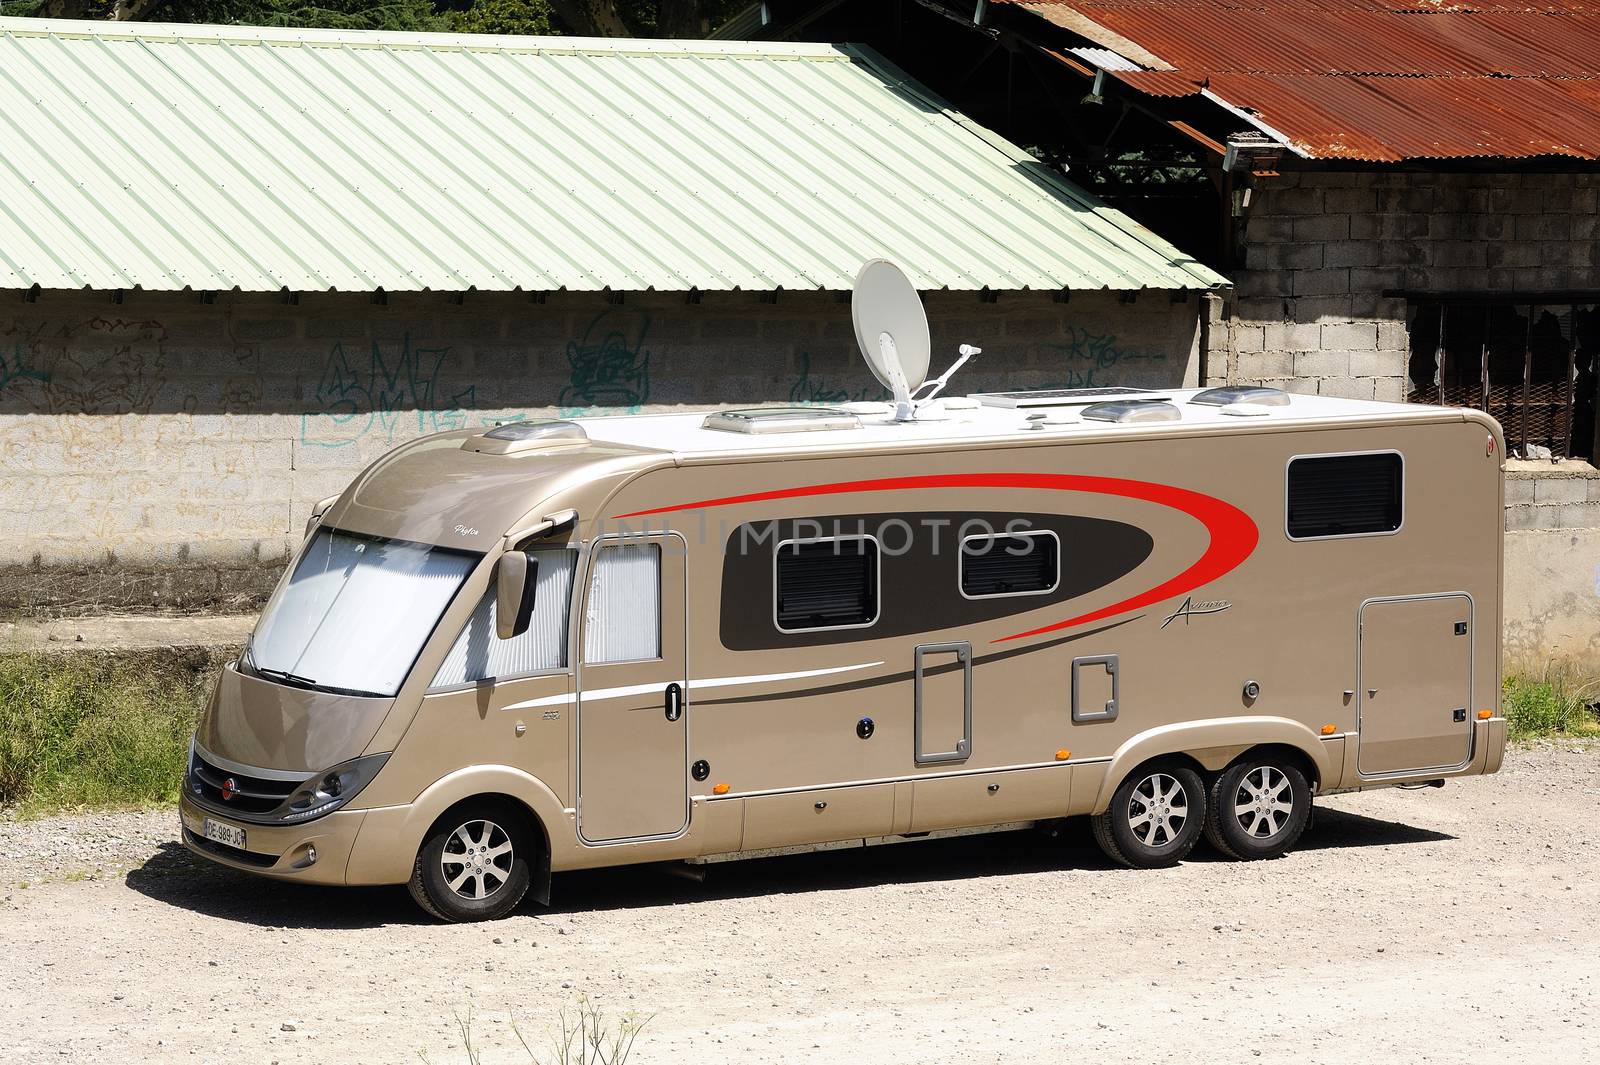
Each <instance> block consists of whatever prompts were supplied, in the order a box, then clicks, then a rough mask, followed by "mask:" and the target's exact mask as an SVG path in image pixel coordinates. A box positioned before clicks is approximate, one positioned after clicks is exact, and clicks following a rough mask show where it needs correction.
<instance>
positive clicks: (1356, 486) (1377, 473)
mask: <svg viewBox="0 0 1600 1065" xmlns="http://www.w3.org/2000/svg"><path fill="white" fill-rule="evenodd" d="M1401 470H1402V467H1401V462H1400V456H1399V455H1396V454H1393V453H1392V452H1390V453H1384V454H1380V455H1328V456H1326V457H1319V458H1299V459H1295V460H1294V461H1292V462H1290V463H1289V500H1288V508H1289V514H1288V529H1289V535H1290V537H1292V538H1293V539H1296V540H1305V539H1312V538H1315V537H1321V536H1361V535H1363V534H1367V533H1389V532H1394V531H1395V530H1396V529H1398V528H1400V520H1401V508H1402V502H1403V499H1402V492H1403V488H1402V477H1401Z"/></svg>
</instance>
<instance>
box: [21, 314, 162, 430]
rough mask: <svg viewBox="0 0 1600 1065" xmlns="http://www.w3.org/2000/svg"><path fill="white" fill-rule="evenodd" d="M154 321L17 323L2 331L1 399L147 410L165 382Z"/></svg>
mask: <svg viewBox="0 0 1600 1065" xmlns="http://www.w3.org/2000/svg"><path fill="white" fill-rule="evenodd" d="M166 344H167V329H166V326H164V325H162V323H161V322H159V321H156V320H154V319H126V318H90V319H87V320H82V321H75V322H56V323H43V324H38V325H36V326H34V327H33V328H32V329H28V328H26V327H24V326H21V325H20V324H13V325H12V327H11V328H10V329H9V330H7V332H6V333H5V334H0V353H4V352H7V351H9V355H6V354H0V401H6V402H11V403H18V402H20V403H21V405H22V406H23V407H24V408H25V409H27V410H29V411H31V412H33V413H38V414H148V413H149V412H150V410H151V409H152V407H154V405H155V403H156V399H157V397H158V396H159V395H160V393H161V391H162V389H163V388H165V387H166V384H167V354H166Z"/></svg>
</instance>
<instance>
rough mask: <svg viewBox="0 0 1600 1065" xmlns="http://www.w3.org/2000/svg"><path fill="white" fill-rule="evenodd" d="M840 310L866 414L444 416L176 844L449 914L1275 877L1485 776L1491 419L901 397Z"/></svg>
mask: <svg viewBox="0 0 1600 1065" xmlns="http://www.w3.org/2000/svg"><path fill="white" fill-rule="evenodd" d="M858 298H859V293H858ZM902 309H903V308H902ZM862 317H863V316H862V315H861V314H860V313H858V315H857V325H858V333H861V334H862V342H863V344H862V346H863V349H864V350H865V351H867V354H868V358H869V361H872V363H873V365H874V368H875V369H877V370H879V371H881V372H880V377H882V378H884V379H885V380H886V383H887V384H889V385H891V386H892V388H893V390H894V392H895V397H896V398H895V402H894V403H892V404H885V405H883V406H881V407H873V406H870V405H855V406H854V407H840V408H818V407H802V408H755V409H749V410H734V411H711V412H698V413H671V414H661V415H640V416H621V417H609V418H592V419H587V418H586V419H577V420H571V421H525V422H512V423H508V424H505V425H501V426H499V427H496V428H491V429H486V430H485V429H463V430H459V431H455V432H447V433H441V434H437V435H433V436H429V437H426V438H423V439H420V440H417V441H415V442H412V443H409V444H407V445H405V446H402V447H400V448H398V449H396V450H394V451H392V452H391V453H389V454H387V455H385V456H384V457H382V458H381V459H379V460H378V461H376V462H375V463H374V464H373V465H372V466H371V467H370V468H368V469H367V470H366V471H365V472H363V473H362V474H361V475H360V476H359V477H358V478H357V479H356V480H355V481H354V483H352V484H351V485H350V486H349V487H348V488H347V489H346V490H345V491H344V492H343V493H342V494H341V495H340V496H338V497H337V498H336V499H334V500H330V501H325V502H324V503H322V504H319V506H318V508H317V509H316V512H315V513H314V515H313V517H312V520H311V522H310V524H309V526H308V529H307V535H306V537H305V540H304V542H303V543H302V545H301V546H300V548H299V550H298V552H297V553H296V555H295V557H294V558H293V559H292V561H291V563H290V565H289V567H288V569H287V571H286V574H285V576H284V578H283V579H282V581H281V583H280V585H279V586H278V588H277V589H276V591H275V593H274V594H273V596H272V598H271V600H270V601H269V603H268V605H267V606H266V608H265V611H264V612H263V614H262V616H261V618H260V621H259V623H258V625H257V627H256V629H255V631H254V633H253V635H252V636H251V638H250V641H249V644H248V646H247V647H246V648H245V650H244V652H243V653H242V654H241V656H240V657H239V659H238V660H237V661H236V662H234V663H232V664H230V665H228V666H227V667H226V668H225V669H224V670H223V671H222V674H221V677H220V680H219V682H218V684H217V686H216V689H215V693H214V694H213V696H212V697H211V700H210V703H209V706H208V707H207V709H206V710H205V712H204V716H203V718H202V720H201V722H200V725H199V728H198V730H197V732H196V734H195V737H194V741H193V748H192V754H191V757H190V764H189V769H188V773H187V776H186V779H185V781H184V787H183V790H182V798H181V801H180V812H181V818H182V822H183V836H184V840H185V842H186V844H187V845H188V846H189V847H190V848H191V849H193V850H195V851H196V852H198V853H200V854H202V855H205V856H206V857H208V858H211V859H213V860H215V861H217V862H220V863H222V864H224V865H227V866H231V867H233V868H236V869H242V870H248V871H253V872H257V873H261V874H265V875H268V876H273V877H279V878H282V879H285V880H298V881H303V882H312V883H320V884H368V885H371V884H407V885H409V886H410V890H411V893H412V894H413V896H414V897H415V898H416V900H417V902H418V903H419V904H420V905H421V906H423V907H424V908H425V909H426V910H428V911H429V912H430V913H432V914H434V915H435V916H438V917H441V918H445V919H449V920H475V919H485V918H493V917H498V916H501V915H504V914H506V913H508V912H510V911H511V910H512V909H513V908H514V907H516V906H517V905H518V903H519V902H520V901H521V900H522V899H523V897H524V896H525V895H526V894H528V893H531V894H532V895H533V896H534V897H535V898H537V899H538V900H540V901H545V902H547V901H548V900H549V895H550V890H551V874H552V873H553V872H559V871H562V870H571V869H579V868H592V867H599V866H620V865H624V864H628V863H641V862H666V861H673V862H679V861H694V862H709V861H719V860H724V859H729V858H734V857H749V856H756V855H763V854H771V853H775V852H786V851H791V850H794V849H796V848H818V847H842V846H864V845H876V844H883V843H892V842H902V841H911V840H917V839H926V838H931V837H937V836H939V835H942V834H948V833H952V832H963V831H972V830H976V829H989V830H1002V829H1010V828H1021V827H1026V826H1031V825H1037V824H1040V823H1043V822H1052V821H1054V820H1056V819H1060V818H1066V817H1073V816H1079V815H1082V816H1087V817H1089V818H1090V819H1091V821H1092V825H1093V831H1094V835H1095V838H1096V839H1097V841H1098V842H1099V843H1100V845H1101V846H1102V847H1103V848H1104V849H1105V851H1106V853H1107V854H1108V855H1110V857H1111V858H1112V859H1114V860H1115V861H1116V862H1119V863H1122V864H1125V865H1129V866H1135V867H1158V866H1167V865H1171V864H1173V863H1176V862H1178V861H1180V860H1182V859H1183V858H1184V857H1185V856H1186V855H1187V854H1188V853H1189V851H1190V850H1191V848H1193V847H1194V846H1195V845H1196V843H1197V841H1199V840H1200V839H1202V838H1204V839H1206V840H1207V841H1209V843H1210V844H1211V845H1212V846H1214V847H1215V848H1216V849H1218V850H1220V851H1221V852H1222V853H1223V854H1225V855H1227V856H1229V857H1232V858H1238V859H1256V858H1268V857H1274V856H1277V855H1280V854H1282V853H1284V852H1285V851H1286V850H1288V849H1289V848H1290V847H1291V846H1292V845H1293V844H1294V843H1295V842H1296V840H1297V839H1298V837H1299V836H1300V834H1301V832H1302V830H1303V829H1304V828H1305V826H1306V823H1307V820H1308V817H1309V814H1310V808H1311V803H1312V800H1313V797H1314V796H1318V795H1328V794H1333V793H1336V792H1343V791H1352V790H1363V789H1368V788H1377V787H1390V786H1395V785H1412V786H1416V785H1422V784H1427V783H1442V782H1443V781H1444V780H1446V779H1448V778H1450V777H1457V776H1463V775H1471V774H1482V773H1491V772H1494V771H1495V770H1496V769H1498V768H1499V766H1500V762H1501V757H1502V752H1503V750H1504V746H1505V741H1506V726H1505V721H1504V720H1503V718H1502V717H1501V716H1500V713H1499V709H1498V707H1499V693H1500V674H1499V668H1500V611H1501V540H1502V532H1501V530H1502V520H1501V514H1502V510H1501V507H1502V498H1501V497H1502V487H1501V484H1502V481H1501V468H1502V463H1501V456H1502V454H1503V440H1502V437H1501V433H1500V429H1499V427H1498V426H1497V425H1496V423H1495V422H1494V421H1493V420H1492V419H1490V418H1489V417H1487V416H1486V415H1484V414H1483V413H1481V412H1478V411H1472V410H1458V409H1449V408H1442V407H1431V406H1418V405H1407V404H1400V403H1382V402H1371V401H1354V400H1346V399H1337V398H1330V397H1319V396H1308V395H1290V394H1287V393H1284V392H1281V391H1277V390H1274V389H1270V388H1250V387H1240V388H1213V389H1194V388H1186V389H1171V390H1161V391H1136V390H1090V391H1089V392H1088V393H1086V392H1085V391H1084V390H1071V389H1063V390H1052V391H1042V392H1016V393H996V394H987V395H976V396H950V397H946V398H934V399H931V400H930V399H927V398H926V397H925V396H920V395H919V392H920V391H921V390H919V389H918V388H917V387H916V386H917V385H920V384H921V379H922V376H923V373H922V366H921V364H918V363H917V362H916V356H917V355H918V354H919V352H918V351H916V350H915V349H918V348H919V347H922V346H925V344H926V339H925V338H926V326H925V324H924V325H922V326H921V327H920V332H919V329H918V326H917V324H916V322H915V321H914V320H912V321H911V322H910V324H909V325H906V324H905V323H904V322H900V323H898V324H897V325H895V326H894V327H893V329H891V328H884V329H883V330H881V331H880V332H878V333H876V334H874V332H873V330H874V323H873V322H872V321H870V320H869V321H867V322H866V323H865V324H863V320H862ZM869 317H870V316H869ZM914 317H915V316H914V315H912V316H911V318H912V319H914ZM894 329H899V330H900V331H901V332H900V333H899V334H895V333H894ZM907 334H916V335H915V336H911V337H909V339H908V337H907ZM875 339H876V341H877V343H876V345H874V340H875ZM874 349H875V350H874ZM908 350H910V351H911V354H912V359H911V362H912V363H913V365H912V368H911V370H910V372H909V373H902V372H901V371H902V370H904V367H905V363H906V361H907V360H906V358H905V357H906V354H907V351H908ZM972 350H975V349H968V352H969V353H970V352H971V351H972ZM875 355H876V356H877V358H874V356H875ZM964 357H965V356H964ZM948 376H949V375H946V378H944V379H941V381H940V383H941V384H942V383H943V381H944V380H947V379H948ZM908 378H909V379H908ZM902 401H904V402H902ZM1041 839H1043V837H1041ZM1041 845H1045V844H1044V843H1043V842H1041Z"/></svg>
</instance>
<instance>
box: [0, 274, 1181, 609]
mask: <svg viewBox="0 0 1600 1065" xmlns="http://www.w3.org/2000/svg"><path fill="white" fill-rule="evenodd" d="M927 302H928V311H929V318H930V321H931V323H932V327H933V337H934V352H935V354H934V360H933V363H934V367H935V370H936V372H937V371H938V370H941V369H942V368H943V367H944V366H945V365H947V364H948V362H949V361H950V360H951V359H952V358H953V357H954V355H955V348H956V345H957V344H959V343H961V342H962V341H970V342H972V343H976V344H978V345H980V346H982V347H983V348H984V353H983V355H982V356H981V357H980V358H979V359H978V360H977V362H975V363H974V364H972V365H971V366H969V368H968V369H966V370H964V371H963V373H962V374H961V376H960V377H959V378H957V379H956V382H955V384H954V389H955V391H956V392H972V391H980V390H994V389H1000V388H1024V387H1027V388H1033V387H1046V386H1090V385H1097V384H1108V383H1119V384H1143V385H1154V386H1168V387H1171V386H1174V385H1181V384H1185V383H1188V384H1192V383H1194V382H1195V380H1196V379H1197V374H1198V364H1199V360H1198V357H1197V353H1198V343H1199V341H1198V333H1199V316H1200V314H1201V308H1202V306H1203V303H1202V300H1201V299H1200V297H1199V296H1197V295H1195V294H1189V295H1187V296H1186V297H1185V296H1183V295H1182V294H1178V295H1177V296H1174V295H1173V294H1169V293H1165V292H1162V293H1144V294H1141V295H1139V296H1138V297H1137V298H1136V299H1133V298H1131V296H1123V295H1119V294H1115V293H1105V292H1093V293H1077V294H1073V295H1072V296H1071V297H1070V299H1069V300H1067V301H1065V302H1061V301H1059V300H1058V299H1056V298H1053V297H1052V296H1051V295H1049V294H1040V293H1000V294H999V295H998V298H997V299H996V300H995V302H992V303H991V302H983V301H982V300H981V299H980V297H979V296H978V295H977V294H975V293H933V294H930V295H929V297H928V300H927ZM0 308H3V310H0V611H8V612H9V611H21V612H24V613H73V612H97V611H103V610H148V609H151V608H167V609H207V610H227V609H240V608H247V607H249V606H250V605H252V604H254V603H256V602H259V601H260V599H261V598H262V597H263V595H264V594H265V593H266V592H267V591H268V590H270V587H271V584H272V582H273V581H274V580H275V579H276V577H277V574H278V572H279V570H280V568H281V567H282V565H283V562H284V560H285V558H286V556H287V553H288V551H289V549H290V547H291V545H292V544H293V543H295V542H296V541H297V539H298V537H299V535H300V531H301V529H302V528H303V526H304V523H305V520H306V514H307V510H308V508H309V507H310V505H311V504H312V503H313V502H315V501H316V500H318V499H320V498H322V497H324V496H327V495H331V494H333V493H335V492H338V491H340V490H341V489H342V488H343V487H344V486H345V485H346V484H347V483H348V482H349V481H350V479H351V478H352V477H354V476H355V474H356V473H357V472H358V471H359V470H360V469H361V468H362V467H364V466H365V465H366V464H367V463H369V462H371V461H372V460H373V459H374V458H375V457H377V456H378V455H380V454H382V453H383V452H385V451H387V450H388V449H390V448H392V447H394V446H396V445H398V444H400V443H402V442H404V441H406V440H409V439H412V438H414V437H416V436H419V435H421V434H424V433H431V432H435V431H439V430H444V429H452V428H458V427H462V426H477V425H487V424H491V423H493V422H495V421H496V420H499V419H504V418H512V417H550V416H558V415H574V414H606V413H620V412H624V411H658V410H671V409H674V408H681V407H691V408H693V407H707V406H716V405H731V404H753V403H773V402H777V403H787V402H801V403H831V402H840V401H844V400H850V399H863V398H877V397H878V396H880V395H881V389H880V388H879V386H878V385H877V383H876V381H874V380H873V379H872V378H871V376H870V375H869V374H868V373H867V371H866V370H865V368H864V367H863V366H862V364H861V361H860V358H859V356H858V355H857V353H856V349H855V341H854V334H853V332H852V328H851V324H850V307H849V304H848V302H845V301H841V299H840V298H839V297H838V296H837V295H835V294H830V293H805V294H789V293H782V294H779V295H778V296H777V298H776V299H775V300H774V299H772V297H770V296H768V297H767V298H765V299H764V298H763V297H762V296H760V295H757V294H741V293H731V294H707V295H705V296H704V297H703V298H701V299H700V300H699V301H698V302H691V301H690V300H689V298H688V297H686V296H685V295H684V294H682V293H675V294H674V293H644V294H635V293H629V294H626V295H624V296H622V297H620V302H613V301H612V300H611V299H608V298H607V297H606V296H604V295H599V294H570V293H555V294H550V295H549V296H547V297H545V298H544V300H543V302H536V301H535V299H534V298H533V297H530V296H528V295H526V294H478V293H468V294H467V295H466V296H465V297H464V298H462V299H461V300H460V301H459V302H457V301H454V300H452V298H451V297H450V296H448V295H443V294H420V295H395V296H393V297H391V298H390V299H389V301H388V303H387V304H376V303H374V302H373V301H372V299H371V298H370V297H368V296H366V295H336V294H323V295H305V296H302V297H301V298H300V299H299V301H298V303H288V302H285V300H284V299H283V298H281V297H278V296H257V295H239V294H233V295H229V294H222V295H220V296H218V297H217V298H216V300H215V302H212V303H206V302H202V299H201V297H200V296H198V295H195V294H173V295H168V294H145V293H127V294H125V295H124V297H123V298H122V300H121V302H117V301H116V300H115V299H114V297H113V295H112V294H109V293H49V292H46V293H42V294H40V295H39V296H38V298H37V300H36V301H35V302H31V303H30V302H25V300H24V295H23V294H22V293H18V292H0Z"/></svg>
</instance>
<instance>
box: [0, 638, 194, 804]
mask: <svg viewBox="0 0 1600 1065" xmlns="http://www.w3.org/2000/svg"><path fill="white" fill-rule="evenodd" d="M218 664H220V662H219V661H214V660H213V656H211V655H210V654H209V653H207V652H205V651H197V650H175V651H160V652H155V651H150V652H139V653H137V654H135V653H131V652H120V653H99V654H92V653H84V652H57V653H51V654H37V653H16V654H5V655H0V805H5V806H19V807H21V809H22V811H23V812H25V813H38V812H42V811H46V810H51V809H58V808H62V807H73V806H133V805H146V804H150V803H161V802H172V801H175V800H176V799H177V794H178V785H179V783H180V781H181V780H182V777H183V768H184V761H185V759H186V758H187V756H188V751H189V734H190V733H191V732H192V731H193V730H194V726H195V722H196V720H197V719H198V717H199V713H200V710H201V709H202V708H203V707H204V705H205V699H206V697H207V695H208V694H209V689H210V680H211V677H212V675H213V673H214V669H215V666H216V665H218Z"/></svg>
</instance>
